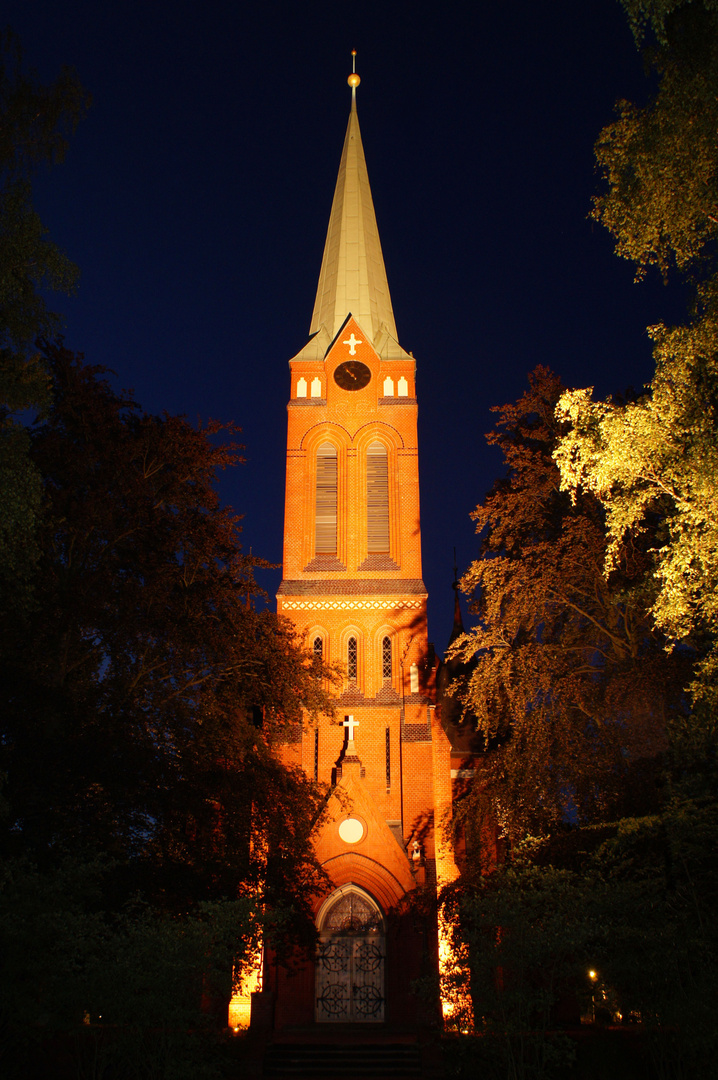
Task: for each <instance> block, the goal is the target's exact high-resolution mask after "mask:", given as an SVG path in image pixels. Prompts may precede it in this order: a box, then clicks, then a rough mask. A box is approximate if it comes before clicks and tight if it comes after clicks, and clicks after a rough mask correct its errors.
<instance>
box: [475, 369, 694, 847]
mask: <svg viewBox="0 0 718 1080" xmlns="http://www.w3.org/2000/svg"><path fill="white" fill-rule="evenodd" d="M562 390H563V387H562V385H561V382H560V380H559V379H558V377H557V376H556V375H554V374H553V373H552V372H550V371H549V370H548V369H546V368H541V367H539V368H537V369H536V370H535V371H534V372H533V373H532V374H531V376H530V377H529V389H528V391H527V392H526V393H525V394H524V395H523V396H522V397H521V398H520V399H519V401H518V402H516V403H515V404H512V405H505V406H503V407H501V408H500V409H498V410H497V411H498V413H499V421H498V423H497V425H496V428H495V429H494V430H493V431H492V432H491V433H490V434H489V435H488V436H487V438H488V441H489V442H490V443H491V444H493V445H496V446H499V447H500V449H501V450H502V452H503V454H504V459H505V461H506V464H507V467H508V472H507V475H506V476H505V477H504V478H502V479H500V480H498V481H497V482H496V483H495V484H494V487H493V488H492V489H491V491H490V492H489V494H488V495H487V496H486V498H485V500H484V502H483V504H482V505H480V506H478V507H477V509H476V510H475V511H474V513H473V517H474V518H475V520H476V523H477V525H476V529H477V532H478V533H479V534H480V535H481V547H480V554H479V558H478V559H477V560H476V561H475V562H473V563H472V564H471V566H470V567H469V569H468V571H467V572H466V574H465V575H464V577H463V579H462V582H461V587H462V589H464V591H465V592H467V593H469V594H470V595H472V597H473V601H472V605H471V610H472V611H473V612H474V614H475V615H476V616H477V622H476V625H475V626H474V627H473V628H472V629H471V631H470V632H469V633H468V634H466V635H465V636H464V637H463V638H462V639H459V641H458V642H457V644H456V646H455V649H456V650H458V652H460V654H461V655H462V656H463V658H464V659H466V660H468V659H469V658H475V661H474V666H473V668H472V670H471V673H470V675H469V677H468V681H467V682H466V684H465V685H464V687H463V688H461V687H459V688H457V691H456V692H458V693H459V694H460V696H461V698H462V700H463V702H464V705H465V707H466V708H467V710H469V711H470V712H471V713H472V714H473V715H474V717H475V718H476V724H477V728H478V731H479V733H480V734H481V735H483V737H484V745H485V747H486V748H487V753H486V756H485V764H484V766H483V768H482V770H481V772H480V775H479V778H478V780H477V781H476V782H475V785H474V794H473V801H472V800H471V799H470V800H468V802H467V804H466V811H467V813H468V814H469V815H475V814H476V813H477V810H478V807H477V805H476V803H477V801H478V802H479V803H482V802H483V803H484V804H488V805H490V806H491V808H492V813H494V814H497V815H498V818H499V821H500V824H501V827H502V829H503V831H504V833H505V834H506V835H508V836H509V837H512V838H513V839H519V838H521V837H522V836H523V835H525V834H526V832H529V833H533V834H534V835H538V834H542V833H545V832H546V831H547V830H549V831H550V830H551V829H552V828H555V827H556V826H557V825H558V824H559V823H560V822H561V821H564V822H565V821H568V820H573V821H576V820H580V821H590V820H596V819H600V818H601V816H602V815H603V814H605V813H606V812H607V811H608V808H609V807H611V806H612V807H613V808H614V809H615V807H616V805H617V803H616V800H617V799H618V798H619V796H620V795H621V792H622V791H623V790H624V786H625V785H626V782H627V777H628V770H629V769H632V770H634V773H635V777H637V776H638V774H639V773H640V768H641V766H640V764H639V763H640V762H644V763H645V762H647V761H650V760H651V759H655V756H656V754H657V753H659V752H660V751H661V750H662V749H663V748H664V747H665V726H666V720H667V716H668V714H669V712H670V710H671V708H672V707H673V706H675V705H676V704H677V699H679V698H680V688H681V680H682V679H683V678H685V677H686V670H685V666H684V658H683V657H682V656H681V657H679V656H674V657H672V658H667V657H666V656H665V654H664V651H663V645H664V640H663V637H662V635H661V634H659V633H658V632H657V631H656V630H655V629H654V628H653V626H652V623H651V619H650V617H649V607H650V601H651V595H650V593H649V592H647V586H646V581H645V577H644V574H645V568H646V565H647V563H648V559H649V556H648V554H647V551H646V548H647V547H648V546H650V545H649V544H648V543H643V544H641V543H633V544H626V545H623V546H622V547H621V549H620V551H618V552H617V557H616V564H615V568H614V569H613V571H612V573H611V575H610V576H609V577H608V578H606V577H605V576H604V572H603V571H604V563H605V552H606V536H605V522H604V513H603V510H602V508H601V506H600V505H599V503H598V501H597V500H596V499H595V497H594V496H593V495H590V494H586V495H581V496H580V497H578V498H576V499H575V500H574V501H573V502H572V501H571V499H570V498H569V496H568V495H567V493H566V492H563V491H561V490H560V477H559V472H558V469H557V467H556V465H555V463H554V461H553V459H552V454H553V452H554V450H555V448H556V445H557V442H558V439H559V437H560V434H561V425H560V424H559V422H558V421H557V420H556V419H555V416H554V410H555V406H556V402H557V401H558V399H559V397H560V395H561V392H562ZM651 771H652V770H651V769H650V768H648V772H649V773H651ZM638 787H639V786H638V785H637V787H636V790H635V791H634V798H636V799H639V798H641V797H642V798H646V792H645V791H644V792H643V793H642V795H640V796H639V792H638ZM649 792H650V785H649ZM648 797H649V798H650V794H649V796H648Z"/></svg>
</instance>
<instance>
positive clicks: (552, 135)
mask: <svg viewBox="0 0 718 1080" xmlns="http://www.w3.org/2000/svg"><path fill="white" fill-rule="evenodd" d="M2 18H3V19H4V20H5V21H6V22H7V23H9V24H10V25H11V26H12V27H13V28H14V29H15V31H16V32H17V33H18V34H19V35H20V37H21V40H22V42H23V45H24V48H25V52H26V56H27V59H28V61H29V63H30V64H32V65H33V66H35V67H36V68H37V69H38V71H39V73H40V75H41V76H42V77H43V78H45V79H49V78H51V77H52V76H54V75H55V74H56V73H57V71H58V69H59V67H60V65H61V64H63V63H68V64H71V65H73V66H74V67H76V68H77V70H78V72H79V74H80V77H81V79H82V81H83V83H84V84H85V86H86V87H87V89H88V90H89V91H90V92H91V93H92V95H93V98H94V103H93V106H92V109H91V112H90V114H89V115H88V117H87V119H86V120H85V121H84V122H83V123H82V125H81V127H80V128H79V129H78V132H77V134H76V136H75V139H74V141H73V143H72V146H71V149H70V152H69V155H68V158H67V161H66V163H65V164H64V165H63V166H61V167H60V168H58V169H55V170H53V171H52V172H50V173H48V174H43V175H42V176H41V177H40V178H39V179H38V183H37V189H36V203H37V205H38V208H39V209H40V212H41V215H42V216H43V219H44V220H45V223H46V224H47V226H48V227H49V229H50V231H51V233H52V235H53V237H54V238H55V239H56V240H57V241H58V242H59V243H60V244H61V246H62V247H63V248H64V249H65V250H66V251H67V253H68V254H69V255H70V257H71V258H72V259H73V260H74V261H75V262H76V263H78V265H79V266H80V269H81V272H82V278H81V285H80V290H79V294H78V296H77V297H76V298H74V299H72V300H66V299H65V298H60V299H58V300H55V301H54V303H55V306H56V307H58V308H60V309H61V310H62V311H63V313H64V315H65V316H66V324H67V325H66V343H67V344H68V346H69V347H70V348H73V349H75V350H77V351H81V352H84V353H85V355H86V357H87V359H88V361H90V362H92V363H100V364H105V365H107V366H109V367H111V368H113V369H114V370H115V371H116V372H117V385H118V386H119V387H123V388H125V387H132V388H134V390H135V392H136V395H137V398H138V400H139V402H140V403H141V404H142V405H143V406H144V408H146V409H147V410H149V411H152V412H160V411H162V410H168V411H170V412H180V413H185V414H187V415H188V416H189V417H190V418H191V419H195V418H196V417H198V416H199V417H202V418H205V419H206V418H207V417H214V418H217V419H221V420H234V421H236V422H237V423H238V424H240V425H241V426H242V428H243V438H244V442H245V444H246V448H247V449H246V457H247V464H246V465H244V466H243V467H242V468H241V469H240V470H238V471H237V472H236V473H235V474H234V475H232V476H231V477H227V478H225V479H224V480H223V482H222V493H223V497H224V498H225V499H226V500H227V501H228V502H230V503H231V504H232V505H233V506H235V507H236V508H237V510H239V511H240V512H242V513H244V514H245V523H244V528H245V533H244V537H245V545H246V547H247V548H249V547H250V546H251V548H252V549H253V551H254V553H255V554H260V555H263V556H265V557H266V558H268V559H270V560H272V561H274V562H280V561H281V552H282V518H283V499H284V451H285V440H286V411H285V406H286V401H287V397H288V392H289V380H288V368H287V361H288V359H289V358H290V357H291V356H293V355H294V354H295V353H296V352H297V351H298V350H299V349H300V348H301V347H302V345H303V344H304V343H305V341H306V338H307V334H308V329H309V320H310V317H311V313H312V306H313V301H314V294H315V290H316V284H317V278H318V275H319V266H320V261H321V254H322V249H323V244H324V237H325V232H326V226H327V221H328V217H329V209H330V205H331V198H332V193H333V188H334V183H335V180H336V172H337V168H338V165H339V156H340V152H341V146H342V142H343V138H344V130H345V126H346V120H347V115H348V110H349V103H350V91H349V89H348V87H347V85H346V76H347V74H348V72H349V71H350V50H351V49H352V48H356V49H357V50H358V57H357V71H358V72H359V73H360V75H361V78H362V83H361V87H360V89H359V91H358V106H359V116H360V121H361V126H362V136H363V141H364V148H365V152H366V157H367V164H368V168H369V177H370V181H371V184H372V191H373V195H374V203H375V207H376V212H377V218H378V222H379V231H380V235H381V239H382V245H383V248H384V257H385V261H386V267H387V273H388V277H389V285H390V288H391V291H392V299H393V303H394V312H395V315H396V322H397V327H398V331H399V339H400V341H401V343H402V345H403V346H404V347H405V348H406V349H410V350H412V351H413V353H414V355H415V357H416V359H417V388H418V389H417V393H418V398H419V424H420V428H419V439H420V443H419V445H420V467H421V482H422V530H423V552H424V578H425V581H426V583H427V585H428V588H429V617H430V625H429V629H430V637H432V638H433V639H434V640H435V641H436V644H437V647H438V648H439V649H442V648H443V646H444V644H445V642H446V640H447V637H448V635H449V632H450V628H451V619H452V610H453V608H452V605H453V595H452V592H451V589H450V584H451V580H452V550H453V547H454V546H455V547H456V549H457V557H458V561H459V567H460V569H464V568H465V567H466V565H467V564H468V562H469V561H470V560H471V559H472V558H473V557H474V555H475V552H476V538H475V536H474V533H473V525H472V523H471V521H470V520H469V517H468V515H469V512H470V511H471V510H472V509H473V507H474V506H475V505H476V503H477V502H478V501H479V500H480V499H481V498H482V496H483V495H484V493H485V492H486V490H487V489H488V488H489V487H490V486H491V484H492V482H493V480H494V479H495V478H496V476H497V475H498V474H499V472H500V467H501V466H500V461H499V458H498V456H497V455H496V453H495V451H493V450H489V448H488V447H487V446H486V444H485V441H484V438H483V436H484V433H485V432H486V431H487V430H488V429H489V428H490V427H491V425H492V417H491V413H490V411H489V410H490V408H491V406H492V405H496V404H501V403H503V402H506V401H511V400H514V399H515V398H516V397H518V396H519V395H520V394H521V392H522V391H523V389H524V386H525V382H526V374H527V372H528V371H529V370H531V369H532V368H533V367H534V366H535V365H536V364H538V363H543V364H548V365H549V366H551V367H553V368H554V369H555V370H556V371H558V372H559V373H560V374H561V375H562V376H563V378H564V380H565V381H566V382H567V383H568V384H569V385H581V386H584V385H594V386H595V387H596V390H597V392H598V393H600V394H601V395H605V394H608V393H610V392H612V391H621V390H624V389H625V388H626V387H627V386H628V385H634V386H636V387H639V386H641V385H642V384H643V383H644V382H646V381H647V380H648V379H649V378H650V376H651V371H652V362H651V354H650V344H649V341H648V339H647V337H646V334H645V327H646V325H648V324H650V323H652V322H656V321H658V319H659V318H661V317H668V318H671V317H672V316H674V315H675V310H674V311H671V309H670V306H669V304H670V302H671V297H670V295H669V294H668V293H667V292H666V290H665V289H664V288H663V286H662V285H661V284H660V282H658V281H656V280H649V281H648V282H647V283H645V284H642V285H640V286H638V285H634V284H633V282H632V279H633V271H632V268H631V267H630V266H629V265H628V264H627V263H625V262H622V261H621V260H619V259H617V258H616V257H615V256H614V255H613V253H612V243H611V240H610V238H609V237H608V235H607V234H605V233H604V232H603V230H601V229H600V228H599V227H598V226H595V225H593V224H591V223H590V222H589V221H588V220H587V214H588V211H589V209H590V198H591V195H592V193H593V192H594V191H595V190H596V189H597V185H598V177H597V176H596V173H595V169H594V162H593V150H592V147H593V143H594V141H595V138H596V136H597V135H598V132H599V130H600V129H601V127H602V126H603V125H604V124H605V123H607V122H608V121H610V119H611V116H612V110H613V104H614V102H615V101H616V100H617V99H618V98H620V97H628V98H632V99H634V100H641V99H642V98H643V97H644V96H645V94H646V92H647V85H646V81H645V78H644V75H643V67H642V60H641V57H640V55H639V53H638V52H637V50H636V48H635V45H634V43H633V39H632V37H631V34H630V32H629V29H628V25H627V22H626V19H625V17H624V14H623V10H622V8H621V7H620V6H619V4H618V2H617V0H581V2H580V3H577V2H576V0H549V2H548V3H537V2H536V0H533V2H528V0H514V2H512V3H506V2H503V0H493V2H492V3H487V2H481V0H472V2H469V0H461V2H457V0H454V2H452V0H446V2H444V3H443V4H441V5H438V4H432V5H422V4H420V3H416V2H412V3H409V2H406V0H383V2H377V3H362V2H361V0H356V2H354V3H349V2H346V0H333V2H325V0H308V2H304V3H301V2H299V0H294V2H289V0H265V2H262V0H256V2H255V3H253V4H250V3H244V2H242V0H231V2H230V0H224V2H220V0H204V2H201V3H200V2H198V0H173V2H169V0H141V2H138V0H115V2H114V3H113V2H110V0H104V2H99V0H6V2H5V4H4V5H3V15H2ZM672 302H673V304H674V308H675V303H676V300H675V297H674V298H673V301H672ZM262 577H263V579H264V580H263V584H264V585H265V587H266V588H267V589H268V591H269V592H270V594H271V595H272V596H273V593H274V591H275V589H276V586H277V584H278V582H279V572H278V571H277V572H275V573H270V572H265V573H264V574H263V575H262Z"/></svg>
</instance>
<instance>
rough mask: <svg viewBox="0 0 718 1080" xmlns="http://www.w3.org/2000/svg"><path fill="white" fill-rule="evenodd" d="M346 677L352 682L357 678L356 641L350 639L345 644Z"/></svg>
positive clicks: (353, 638)
mask: <svg viewBox="0 0 718 1080" xmlns="http://www.w3.org/2000/svg"><path fill="white" fill-rule="evenodd" d="M347 676H348V677H349V679H351V681H352V682H356V677H357V639H356V638H355V637H350V638H349V641H348V642H347Z"/></svg>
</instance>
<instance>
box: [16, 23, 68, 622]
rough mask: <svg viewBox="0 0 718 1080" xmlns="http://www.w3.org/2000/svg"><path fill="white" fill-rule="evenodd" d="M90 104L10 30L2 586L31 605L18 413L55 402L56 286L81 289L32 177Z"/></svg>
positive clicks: (27, 474) (56, 157) (31, 505)
mask: <svg viewBox="0 0 718 1080" xmlns="http://www.w3.org/2000/svg"><path fill="white" fill-rule="evenodd" d="M88 104H89V96H88V95H87V94H86V92H85V91H84V90H83V88H82V86H81V85H80V82H79V80H78V78H77V76H76V74H75V73H74V72H73V71H71V70H70V69H69V68H64V69H63V70H62V72H61V73H60V75H59V76H58V78H57V79H56V80H55V82H54V83H52V84H51V85H49V86H44V85H43V84H42V83H40V82H39V81H38V79H37V76H36V75H35V74H34V73H33V72H32V71H30V72H27V71H25V69H24V65H23V58H22V51H21V49H20V45H19V43H18V41H17V39H16V38H15V36H14V35H13V33H12V31H10V30H7V29H6V30H4V31H2V32H0V484H1V486H2V491H3V496H4V497H3V503H2V510H1V511H0V592H4V593H6V594H7V595H8V598H9V599H10V600H11V601H12V602H13V603H20V602H24V603H27V602H29V595H28V588H29V582H30V579H31V576H32V570H33V566H34V562H35V559H36V557H37V548H36V545H35V526H36V522H37V519H38V515H39V512H40V501H41V485H40V480H39V477H38V474H37V471H36V470H35V469H34V468H33V466H32V465H31V463H30V460H29V457H28V450H29V445H28V441H27V434H26V432H25V430H24V428H23V427H22V425H21V424H20V423H18V421H17V419H16V416H17V414H18V413H21V412H22V411H23V410H26V409H29V408H35V409H38V408H39V409H42V408H44V407H46V406H47V404H48V390H49V381H48V376H47V371H46V369H45V365H44V362H43V358H42V355H41V353H40V351H39V350H38V348H37V346H36V340H37V338H38V337H48V338H52V337H54V335H55V334H57V332H58V330H59V326H60V319H59V316H58V315H57V314H55V313H54V312H52V311H50V310H49V308H48V307H47V304H46V301H45V297H44V294H45V292H46V291H47V290H48V289H50V290H60V291H62V292H71V291H72V290H73V289H74V286H75V284H76V281H77V277H78V270H77V267H76V266H74V264H73V263H71V262H70V260H69V259H68V258H67V257H66V256H65V255H64V254H63V252H62V251H60V249H59V248H58V247H57V245H56V244H54V243H53V242H52V241H51V240H50V239H49V237H48V233H47V230H46V229H45V227H44V225H43V224H42V222H41V220H40V218H39V216H38V214H37V213H36V212H35V210H34V208H33V205H32V177H33V175H34V174H35V172H36V170H37V169H38V168H39V167H40V166H41V165H42V164H48V165H49V164H54V163H56V162H59V161H61V160H62V159H63V157H64V154H65V151H66V148H67V140H68V137H69V135H70V134H71V133H72V131H73V130H74V128H75V126H76V124H77V122H78V121H79V119H80V118H81V116H82V115H83V113H84V112H85V110H86V108H87V106H88Z"/></svg>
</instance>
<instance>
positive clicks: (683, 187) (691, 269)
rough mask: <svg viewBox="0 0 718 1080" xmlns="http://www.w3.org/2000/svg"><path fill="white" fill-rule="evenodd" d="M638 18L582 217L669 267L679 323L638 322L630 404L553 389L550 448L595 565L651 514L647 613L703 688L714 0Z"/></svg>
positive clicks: (627, 250)
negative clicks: (580, 510) (556, 442)
mask: <svg viewBox="0 0 718 1080" xmlns="http://www.w3.org/2000/svg"><path fill="white" fill-rule="evenodd" d="M626 6H627V8H628V9H629V12H630V14H631V16H632V18H634V22H635V20H638V21H637V22H635V25H636V26H637V27H639V28H640V25H642V23H645V22H646V21H648V22H650V24H651V26H652V28H653V30H654V32H655V33H656V35H657V37H658V41H659V47H658V48H657V50H655V51H654V53H653V58H654V63H655V66H656V69H657V72H658V75H659V77H660V86H659V90H658V93H657V94H656V96H655V98H654V99H653V100H652V101H650V102H649V104H648V105H646V106H645V107H643V108H638V107H636V106H633V105H628V104H626V103H622V104H621V105H620V106H619V113H620V115H619V119H618V121H617V122H616V123H615V124H613V125H611V126H609V127H608V128H606V129H605V130H604V131H603V132H602V134H601V136H600V138H599V141H598V144H597V151H596V152H597V157H598V161H599V165H600V166H601V168H602V171H603V174H604V178H605V179H606V181H607V184H608V190H607V191H606V193H605V194H603V195H601V196H599V197H597V198H596V200H595V202H594V216H595V217H596V219H597V220H598V221H600V222H601V223H602V224H604V225H605V226H606V227H607V228H608V229H609V231H610V232H611V233H612V234H613V236H614V237H615V239H616V249H617V251H618V253H619V254H620V255H622V256H624V257H625V258H628V259H631V260H633V261H634V262H635V264H636V270H637V276H639V277H640V276H642V275H643V274H644V273H645V272H646V270H647V269H648V268H650V267H652V266H654V267H657V268H658V269H659V270H660V271H661V272H662V273H663V274H664V275H667V274H669V273H670V272H671V271H672V270H677V271H678V272H679V273H680V275H681V276H682V277H683V279H684V280H685V281H687V282H689V283H690V284H691V285H692V287H693V291H694V303H693V309H692V314H691V318H690V321H689V322H688V323H687V325H685V326H678V327H674V328H670V327H667V326H665V325H663V324H659V325H657V326H654V327H651V328H650V330H649V332H650V334H651V336H652V338H653V340H654V342H655V348H654V356H655V361H656V372H655V376H654V378H653V380H652V382H651V383H650V385H649V386H648V387H647V388H646V393H645V394H644V395H643V396H642V397H641V398H639V399H638V400H637V401H635V402H628V403H617V402H614V401H611V400H609V401H605V402H593V401H592V399H591V391H590V390H576V391H571V392H570V393H567V394H566V395H565V396H564V398H563V399H562V401H561V404H560V407H559V414H558V415H559V418H560V419H561V420H562V421H564V422H568V423H569V424H570V430H569V431H568V432H567V433H566V434H565V435H564V438H563V439H562V442H561V445H560V447H559V449H558V452H557V454H556V459H557V462H558V464H559V467H560V469H561V474H562V484H563V486H564V488H565V489H567V490H572V491H576V490H577V489H579V488H580V489H582V490H584V491H587V492H591V493H593V494H595V495H596V496H597V498H598V499H599V500H600V501H601V503H602V505H603V506H604V507H605V508H606V511H607V523H608V531H609V536H610V545H609V549H608V562H607V570H608V571H609V572H610V570H611V568H612V567H613V566H614V565H615V557H616V553H617V552H618V551H619V550H620V549H621V546H622V545H624V544H625V543H626V542H627V541H628V539H629V538H630V537H633V538H635V537H636V536H638V535H639V533H640V532H641V530H645V529H647V528H648V529H651V528H654V523H655V521H656V520H659V521H660V522H661V525H660V528H659V529H658V531H657V532H656V536H655V543H654V557H655V562H654V565H653V567H651V568H650V569H651V572H652V573H654V574H655V580H656V582H657V583H658V592H657V595H656V597H655V599H654V602H653V608H652V611H653V615H654V617H655V621H656V625H657V626H658V627H659V628H660V629H661V630H662V631H664V632H665V633H666V634H667V636H668V637H669V639H670V640H671V642H673V643H676V642H683V643H686V642H688V643H690V644H691V646H693V647H696V648H698V650H699V653H700V654H702V657H703V659H702V663H701V665H700V668H699V674H698V678H697V680H696V681H695V682H694V684H693V690H694V693H695V695H696V698H697V699H698V700H700V699H702V698H706V697H709V696H711V695H712V694H713V689H712V687H713V685H714V682H715V673H716V666H717V664H718V653H716V644H715V643H716V642H717V641H718V602H717V601H716V595H717V587H718V533H717V532H716V521H717V520H718V486H717V482H716V476H717V475H718V447H717V442H718V440H717V439H716V432H717V431H718V412H717V410H718V265H717V264H716V252H717V251H718V248H717V247H716V242H717V241H718V156H717V155H716V139H717V136H716V131H718V97H717V96H716V93H715V87H716V84H717V82H718V8H717V7H716V5H715V4H714V3H703V4H701V3H693V4H678V3H662V4H659V3H656V4H645V3H640V4H627V5H626Z"/></svg>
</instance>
